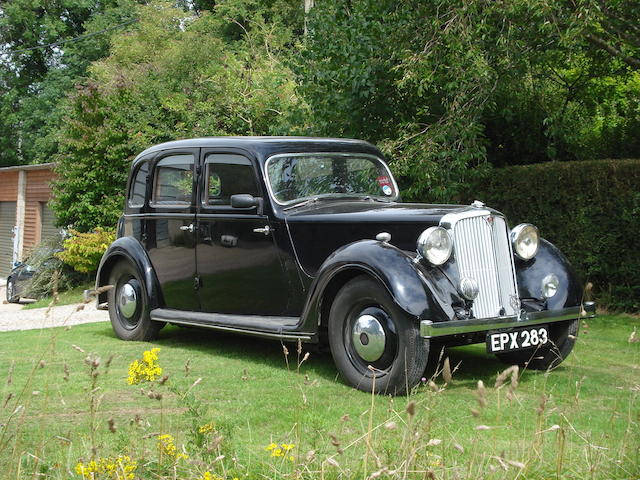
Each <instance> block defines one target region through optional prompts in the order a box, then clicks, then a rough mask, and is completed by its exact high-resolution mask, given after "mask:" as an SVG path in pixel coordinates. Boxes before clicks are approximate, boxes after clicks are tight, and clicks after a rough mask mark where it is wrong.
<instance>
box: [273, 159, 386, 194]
mask: <svg viewBox="0 0 640 480" xmlns="http://www.w3.org/2000/svg"><path fill="white" fill-rule="evenodd" d="M267 180H268V182H269V185H270V187H271V193H272V194H273V196H274V198H275V200H276V201H277V202H278V203H280V204H281V205H284V204H288V203H293V202H295V201H298V200H304V199H308V198H314V197H319V196H322V197H327V196H329V197H334V196H335V197H354V196H356V197H377V198H383V199H387V200H395V199H396V198H397V196H398V192H397V188H396V184H395V182H394V180H393V177H392V176H391V172H390V171H389V168H388V167H387V166H386V165H385V164H384V163H382V161H381V160H379V159H378V158H376V157H374V156H372V155H367V154H363V153H348V154H345V153H312V154H285V155H274V156H273V157H271V158H270V159H269V160H268V161H267Z"/></svg>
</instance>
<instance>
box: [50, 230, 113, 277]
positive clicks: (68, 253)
mask: <svg viewBox="0 0 640 480" xmlns="http://www.w3.org/2000/svg"><path fill="white" fill-rule="evenodd" d="M115 239H116V233H115V231H113V230H104V229H102V228H100V227H98V228H96V229H95V231H93V232H90V233H82V232H77V231H75V230H71V236H70V237H69V238H67V239H66V240H65V241H64V244H63V245H64V250H63V251H62V252H59V253H57V254H56V256H57V257H58V258H59V259H61V260H62V261H63V262H64V263H66V264H67V265H69V266H70V267H72V268H73V269H74V270H75V271H77V272H82V273H91V272H95V271H96V270H97V269H98V265H99V264H100V259H101V258H102V255H103V254H104V252H106V251H107V248H109V245H110V244H111V242H113V241H114V240H115Z"/></svg>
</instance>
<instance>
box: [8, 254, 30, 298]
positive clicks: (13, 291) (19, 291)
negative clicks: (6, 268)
mask: <svg viewBox="0 0 640 480" xmlns="http://www.w3.org/2000/svg"><path fill="white" fill-rule="evenodd" d="M34 273H35V269H34V268H33V267H32V266H30V265H27V264H26V263H18V264H17V265H16V266H15V267H14V268H13V270H11V273H10V274H9V276H8V277H7V289H6V295H7V302H9V303H18V302H19V301H20V298H21V297H24V296H25V293H26V286H27V283H28V281H29V280H30V279H31V278H32V277H33V274H34Z"/></svg>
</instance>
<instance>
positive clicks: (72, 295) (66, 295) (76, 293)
mask: <svg viewBox="0 0 640 480" xmlns="http://www.w3.org/2000/svg"><path fill="white" fill-rule="evenodd" d="M94 287H95V285H94V284H93V283H87V284H85V285H80V286H78V287H75V288H72V289H71V290H67V291H65V292H62V293H60V294H59V295H58V301H57V302H56V305H57V306H60V305H71V304H73V303H82V300H83V293H84V291H85V290H92V289H93V288H94ZM50 303H51V297H43V298H40V299H38V300H36V301H35V302H32V303H27V304H25V306H24V307H22V309H23V310H31V309H33V308H43V307H48V306H49V304H50Z"/></svg>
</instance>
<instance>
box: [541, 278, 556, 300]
mask: <svg viewBox="0 0 640 480" xmlns="http://www.w3.org/2000/svg"><path fill="white" fill-rule="evenodd" d="M559 285H560V280H558V277H556V276H555V275H554V274H553V273H551V274H549V275H547V276H546V277H544V278H543V279H542V296H543V297H544V298H551V297H553V296H554V295H555V294H556V292H557V291H558V286H559Z"/></svg>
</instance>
